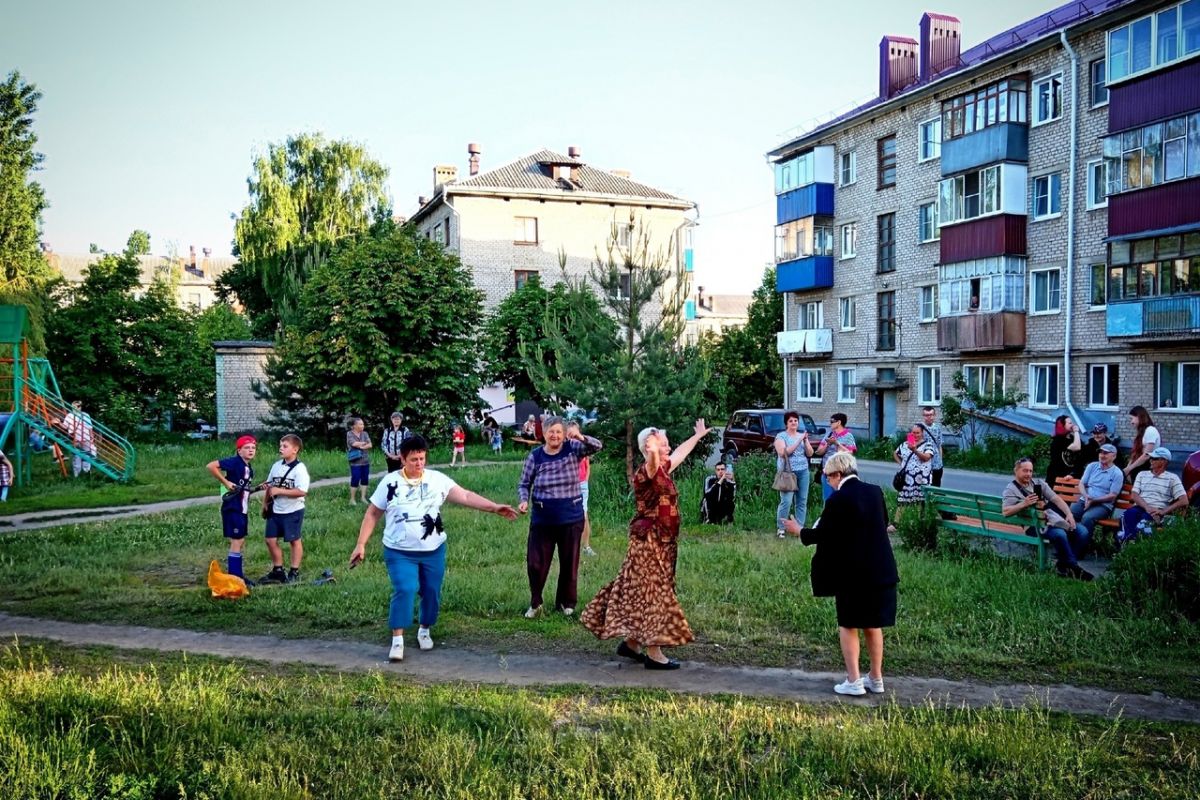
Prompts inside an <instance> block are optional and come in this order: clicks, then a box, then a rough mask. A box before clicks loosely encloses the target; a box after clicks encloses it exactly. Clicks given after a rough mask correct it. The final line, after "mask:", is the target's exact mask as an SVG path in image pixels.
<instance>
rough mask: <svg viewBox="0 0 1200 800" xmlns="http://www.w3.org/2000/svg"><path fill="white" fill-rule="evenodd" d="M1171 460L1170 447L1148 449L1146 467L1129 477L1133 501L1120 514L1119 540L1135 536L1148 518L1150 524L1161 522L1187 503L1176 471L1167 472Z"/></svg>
mask: <svg viewBox="0 0 1200 800" xmlns="http://www.w3.org/2000/svg"><path fill="white" fill-rule="evenodd" d="M1170 462H1171V451H1170V450H1168V449H1167V448H1165V447H1156V448H1154V450H1152V451H1151V452H1150V469H1149V470H1148V471H1146V472H1140V473H1138V476H1137V478H1135V479H1134V481H1133V505H1132V506H1130V507H1129V508H1127V509H1125V513H1124V514H1123V515H1122V516H1121V532H1120V533H1119V534H1118V535H1117V540H1118V542H1119V543H1121V544H1124V543H1125V542H1131V541H1133V540H1134V539H1136V538H1137V536H1138V527H1139V525H1141V523H1142V522H1144V521H1146V520H1149V521H1150V523H1151V524H1158V523H1160V522H1162V521H1163V520H1164V519H1165V518H1166V517H1167V515H1169V514H1173V513H1174V512H1176V511H1179V510H1180V509H1183V508H1186V507H1187V504H1188V497H1187V492H1186V491H1184V488H1183V481H1181V480H1180V479H1179V476H1178V475H1175V474H1174V473H1171V472H1167V464H1169V463H1170Z"/></svg>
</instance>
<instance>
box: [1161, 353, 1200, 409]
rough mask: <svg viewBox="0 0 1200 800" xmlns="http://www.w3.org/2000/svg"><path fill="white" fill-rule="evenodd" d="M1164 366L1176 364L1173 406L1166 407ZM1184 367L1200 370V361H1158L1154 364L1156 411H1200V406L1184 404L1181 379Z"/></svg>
mask: <svg viewBox="0 0 1200 800" xmlns="http://www.w3.org/2000/svg"><path fill="white" fill-rule="evenodd" d="M1164 364H1174V365H1175V368H1176V383H1175V394H1174V396H1173V397H1171V398H1170V399H1171V401H1172V402H1173V405H1170V406H1164V405H1162V401H1163V400H1164V399H1166V398H1164V397H1163V381H1162V368H1163V365H1164ZM1184 367H1195V368H1196V369H1197V370H1200V361H1156V362H1154V394H1155V397H1154V406H1155V408H1156V409H1170V410H1173V411H1200V405H1184V404H1183V381H1182V380H1181V379H1180V378H1181V377H1182V376H1181V373H1182V372H1183V369H1184Z"/></svg>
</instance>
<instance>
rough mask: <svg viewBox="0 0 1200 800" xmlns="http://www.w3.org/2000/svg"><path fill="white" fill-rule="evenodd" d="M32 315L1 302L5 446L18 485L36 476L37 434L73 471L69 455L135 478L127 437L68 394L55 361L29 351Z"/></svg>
mask: <svg viewBox="0 0 1200 800" xmlns="http://www.w3.org/2000/svg"><path fill="white" fill-rule="evenodd" d="M28 333H29V318H28V313H27V312H26V310H25V308H24V307H23V306H0V450H3V451H4V452H5V454H6V455H8V458H9V460H10V461H12V463H13V480H14V482H15V483H16V485H18V486H20V485H25V484H28V483H29V481H30V480H31V478H32V456H33V448H32V447H31V445H30V438H31V434H36V435H37V437H40V439H41V441H42V443H43V444H44V445H45V447H46V448H48V449H49V450H50V452H51V453H53V456H54V458H55V459H56V460H57V461H58V464H59V469H60V470H61V471H62V473H63V475H64V476H66V475H67V458H68V455H67V454H69V455H71V456H75V457H78V458H80V459H82V460H83V461H84V462H85V463H87V464H90V465H91V467H92V469H94V470H96V471H98V472H101V473H103V474H104V475H107V476H108V477H110V478H112V479H113V480H117V481H127V480H129V479H130V478H132V477H133V470H134V465H135V461H136V452H135V451H134V449H133V445H132V444H130V443H129V442H128V441H127V440H126V439H125V438H124V437H122V436H120V435H119V434H117V433H116V432H115V431H112V430H110V429H109V428H107V427H105V426H104V425H102V424H100V423H99V422H97V421H96V420H94V419H91V418H90V417H88V418H87V419H86V421H85V420H84V419H83V418H82V417H81V416H80V415H78V414H76V412H75V409H73V408H72V407H71V404H70V403H68V402H67V401H66V400H64V399H63V397H62V393H61V392H60V391H59V388H58V381H57V380H56V379H55V377H54V370H52V369H51V368H50V362H49V361H47V360H46V359H44V358H31V357H30V355H29V339H28Z"/></svg>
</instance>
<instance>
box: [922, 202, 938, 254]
mask: <svg viewBox="0 0 1200 800" xmlns="http://www.w3.org/2000/svg"><path fill="white" fill-rule="evenodd" d="M917 219H918V222H919V225H918V228H919V229H920V231H921V243H922V244H924V243H926V242H936V241H937V240H938V239H941V238H942V229H941V226H939V225H938V204H937V203H936V202H935V203H926V204H925V205H923V206H921V207H920V208H918V209H917Z"/></svg>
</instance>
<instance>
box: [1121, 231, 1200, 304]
mask: <svg viewBox="0 0 1200 800" xmlns="http://www.w3.org/2000/svg"><path fill="white" fill-rule="evenodd" d="M1108 265H1109V266H1108V287H1107V299H1108V300H1109V301H1114V300H1136V299H1138V298H1141V297H1159V296H1167V295H1179V294H1195V293H1198V292H1200V233H1189V234H1185V235H1183V236H1178V235H1176V236H1160V237H1158V238H1156V239H1139V240H1137V241H1135V242H1128V241H1125V242H1112V243H1111V244H1109V246H1108Z"/></svg>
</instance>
